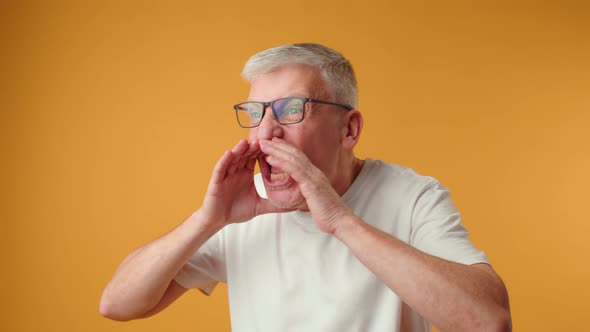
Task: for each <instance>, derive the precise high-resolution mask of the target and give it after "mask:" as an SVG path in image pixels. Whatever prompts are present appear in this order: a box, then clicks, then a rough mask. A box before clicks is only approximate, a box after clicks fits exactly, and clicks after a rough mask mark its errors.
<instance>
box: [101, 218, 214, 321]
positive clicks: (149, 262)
mask: <svg viewBox="0 0 590 332" xmlns="http://www.w3.org/2000/svg"><path fill="white" fill-rule="evenodd" d="M221 228H222V226H221V225H218V224H214V223H211V222H208V221H207V220H204V219H203V217H202V216H201V215H200V213H199V211H197V212H196V213H195V214H193V215H192V216H191V217H189V218H188V219H187V220H185V221H184V222H183V223H182V224H180V225H179V226H178V227H176V228H175V229H174V230H172V231H170V232H169V233H167V234H165V235H163V236H162V237H160V238H158V239H156V240H154V241H152V242H150V243H148V244H146V245H145V246H143V247H141V248H139V249H137V250H135V251H134V252H132V253H131V254H129V256H127V257H126V258H125V259H124V260H123V262H122V263H121V265H120V266H119V267H118V268H117V270H116V272H115V274H114V276H113V278H112V280H111V281H110V282H109V284H108V285H107V287H106V288H105V290H104V292H103V295H102V298H101V303H100V311H101V312H102V313H103V314H105V315H107V316H109V317H110V318H113V319H119V320H127V319H132V318H137V317H141V315H142V314H144V313H146V312H148V311H149V310H151V309H152V308H153V307H154V306H156V304H157V303H158V302H159V301H160V299H161V298H162V296H163V295H164V293H165V292H166V289H167V288H168V286H169V285H170V282H171V281H172V279H173V278H174V277H175V275H176V273H177V272H178V271H179V270H180V269H181V268H182V266H183V265H184V264H185V263H186V261H187V260H188V259H189V258H190V257H191V256H192V255H193V254H194V253H195V252H196V251H197V250H198V249H199V248H200V247H201V246H202V245H203V244H204V243H205V242H206V241H207V240H208V239H209V238H210V237H211V236H213V235H214V234H215V233H216V232H217V231H219V230H220V229H221Z"/></svg>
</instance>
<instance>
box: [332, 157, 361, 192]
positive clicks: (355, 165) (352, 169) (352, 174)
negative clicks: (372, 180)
mask: <svg viewBox="0 0 590 332" xmlns="http://www.w3.org/2000/svg"><path fill="white" fill-rule="evenodd" d="M364 164H365V161H364V160H361V159H358V158H356V157H355V156H352V160H351V161H350V162H349V167H347V168H346V169H347V173H348V174H345V182H344V185H343V186H342V187H341V188H335V189H336V192H338V195H340V196H342V195H344V193H345V192H346V191H347V190H348V188H350V186H351V185H352V183H353V182H354V180H356V178H357V176H358V175H359V173H360V172H361V170H362V169H363V166H364Z"/></svg>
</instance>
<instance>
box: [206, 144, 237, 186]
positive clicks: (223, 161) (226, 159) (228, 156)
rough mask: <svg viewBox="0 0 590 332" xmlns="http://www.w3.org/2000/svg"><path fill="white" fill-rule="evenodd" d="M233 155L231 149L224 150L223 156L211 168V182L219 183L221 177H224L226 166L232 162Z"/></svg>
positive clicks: (221, 179)
mask: <svg viewBox="0 0 590 332" xmlns="http://www.w3.org/2000/svg"><path fill="white" fill-rule="evenodd" d="M232 159H233V155H232V153H231V151H225V152H224V153H223V156H221V158H219V160H218V161H217V163H216V164H215V167H214V168H213V174H211V183H215V184H218V183H221V182H222V181H223V179H225V175H226V174H227V168H228V166H229V165H230V163H231V162H232Z"/></svg>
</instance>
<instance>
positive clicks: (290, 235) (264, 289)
mask: <svg viewBox="0 0 590 332" xmlns="http://www.w3.org/2000/svg"><path fill="white" fill-rule="evenodd" d="M260 180H261V179H260V178H259V176H257V178H256V182H257V188H258V190H259V191H261V187H263V186H262V185H261V181H260ZM261 195H264V193H263V192H261ZM449 195H450V194H449V192H448V191H447V190H446V189H445V188H444V187H442V186H441V185H440V184H439V183H438V181H436V180H435V179H433V178H431V177H426V176H421V175H418V174H416V173H415V172H414V171H412V170H411V169H409V168H405V167H401V166H397V165H393V164H388V163H385V162H382V161H378V160H372V159H367V160H366V162H365V165H364V167H363V169H362V170H361V172H360V173H359V175H358V177H357V178H356V180H355V181H354V183H353V184H352V186H351V187H350V188H349V189H348V191H347V192H346V193H345V194H344V195H343V196H342V199H343V200H344V202H346V204H347V205H348V206H350V207H351V209H352V210H353V211H354V213H355V214H356V215H357V216H359V217H360V218H361V219H362V220H364V221H365V222H367V223H369V224H371V225H372V226H374V227H376V228H378V229H380V230H382V231H385V232H387V233H388V234H391V235H393V236H395V237H396V238H398V239H400V240H402V241H404V242H406V243H408V244H410V245H412V246H414V247H416V248H417V249H419V250H421V251H423V252H425V253H428V254H431V255H434V256H437V257H441V258H444V259H447V260H451V261H455V262H459V263H463V264H475V263H487V262H488V260H487V258H486V256H485V254H484V253H483V252H481V251H479V250H477V249H476V248H475V247H474V246H473V244H472V243H471V242H470V241H469V239H468V234H467V231H466V230H465V228H464V227H463V225H462V224H461V217H460V215H459V213H458V212H457V210H456V209H455V206H454V205H453V203H452V202H451V200H450V196H449ZM175 280H176V281H177V282H178V283H179V284H180V285H182V286H184V287H186V288H199V289H201V290H202V291H203V292H205V293H206V294H209V293H211V291H212V290H213V288H214V287H215V285H216V284H217V282H219V281H221V282H227V285H228V290H229V303H230V312H231V322H232V329H233V331H238V332H239V331H271V332H276V331H322V332H325V331H339V332H340V331H420V332H421V331H430V324H429V323H428V322H427V321H426V320H425V319H423V318H422V317H421V316H420V315H418V313H416V312H415V311H414V310H412V309H411V308H410V307H409V306H407V305H406V304H404V303H403V302H401V300H400V298H399V297H398V296H397V295H396V294H395V293H394V292H393V291H392V290H390V289H389V288H387V287H386V286H385V285H384V284H383V283H382V282H381V281H380V280H379V279H377V277H376V276H375V275H374V274H373V273H372V272H370V271H369V270H368V269H367V268H366V267H365V266H364V265H362V264H361V263H360V262H359V261H358V260H357V259H356V258H355V257H354V256H353V255H352V254H351V253H350V251H349V250H348V248H347V247H346V246H345V245H344V244H343V243H341V242H340V241H339V240H337V239H336V238H334V237H333V236H331V235H328V234H326V233H323V232H322V231H320V230H319V228H318V227H317V226H316V224H315V223H314V221H313V220H312V218H311V214H310V213H305V212H299V211H296V212H289V213H282V214H267V215H262V216H258V217H256V218H254V219H253V220H251V221H248V222H245V223H240V224H232V225H229V226H226V227H225V228H224V229H222V230H221V231H220V232H218V233H217V234H216V235H215V236H213V237H212V238H211V239H210V240H209V241H208V242H207V243H206V244H205V245H204V246H203V247H202V248H201V249H199V250H198V252H197V253H195V255H194V256H193V257H192V258H191V259H190V260H189V261H188V262H187V263H186V264H185V266H184V267H183V268H182V270H181V271H180V272H179V273H178V275H177V276H176V279H175Z"/></svg>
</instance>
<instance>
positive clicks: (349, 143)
mask: <svg viewBox="0 0 590 332" xmlns="http://www.w3.org/2000/svg"><path fill="white" fill-rule="evenodd" d="M362 130H363V115H362V114H361V112H359V111H358V110H356V109H352V110H350V111H348V112H346V115H345V118H344V126H343V127H342V146H343V147H344V148H346V149H350V150H352V149H353V148H354V147H355V146H356V144H357V143H358V141H359V138H360V136H361V131H362Z"/></svg>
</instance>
